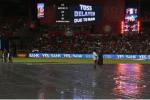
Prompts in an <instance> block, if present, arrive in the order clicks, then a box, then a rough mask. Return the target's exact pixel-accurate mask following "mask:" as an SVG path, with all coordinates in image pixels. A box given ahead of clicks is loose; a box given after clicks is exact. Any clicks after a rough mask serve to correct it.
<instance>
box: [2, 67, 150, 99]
mask: <svg viewBox="0 0 150 100" xmlns="http://www.w3.org/2000/svg"><path fill="white" fill-rule="evenodd" d="M149 73H150V67H149V65H139V64H118V65H103V66H100V67H98V68H97V69H94V68H93V65H58V64H43V65H42V64H40V65H39V64H34V65H32V64H0V98H1V99H10V98H12V99H40V100H43V99H121V98H125V99H126V98H127V99H128V98H150V96H149V94H150V92H149V89H150V74H149Z"/></svg>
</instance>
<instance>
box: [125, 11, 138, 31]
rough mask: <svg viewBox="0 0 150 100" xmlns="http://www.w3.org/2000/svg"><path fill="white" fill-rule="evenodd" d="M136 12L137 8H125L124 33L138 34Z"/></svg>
mask: <svg viewBox="0 0 150 100" xmlns="http://www.w3.org/2000/svg"><path fill="white" fill-rule="evenodd" d="M138 26H139V25H138V11H137V8H127V9H126V14H125V21H124V31H125V32H138Z"/></svg>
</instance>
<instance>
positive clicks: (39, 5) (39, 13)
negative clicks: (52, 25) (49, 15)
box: [37, 3, 44, 18]
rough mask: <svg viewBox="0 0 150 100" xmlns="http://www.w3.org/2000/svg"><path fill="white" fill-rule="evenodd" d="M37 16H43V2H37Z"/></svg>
mask: <svg viewBox="0 0 150 100" xmlns="http://www.w3.org/2000/svg"><path fill="white" fill-rule="evenodd" d="M37 18H44V3H37Z"/></svg>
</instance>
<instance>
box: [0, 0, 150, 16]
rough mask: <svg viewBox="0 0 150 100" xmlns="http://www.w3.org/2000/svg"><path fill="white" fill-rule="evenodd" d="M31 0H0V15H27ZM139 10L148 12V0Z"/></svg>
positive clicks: (134, 1) (129, 4)
mask: <svg viewBox="0 0 150 100" xmlns="http://www.w3.org/2000/svg"><path fill="white" fill-rule="evenodd" d="M29 1H32V0H0V12H1V13H0V15H2V16H3V15H6V16H11V15H23V16H24V15H28V12H29V9H30V7H29V4H28V2H29ZM69 1H70V0H69ZM137 1H138V0H126V7H132V6H133V7H134V6H137V5H138V3H137ZM140 1H141V3H140V5H141V12H142V14H143V12H144V13H145V12H146V13H150V7H149V5H150V0H140Z"/></svg>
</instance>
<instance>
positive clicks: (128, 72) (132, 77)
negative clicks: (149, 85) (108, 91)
mask: <svg viewBox="0 0 150 100" xmlns="http://www.w3.org/2000/svg"><path fill="white" fill-rule="evenodd" d="M141 68H142V65H139V64H119V65H118V66H117V77H115V78H113V79H114V80H115V85H116V86H115V88H114V89H113V92H114V94H116V95H120V96H126V97H131V98H138V96H140V94H141V93H142V91H143V88H145V87H146V86H145V85H144V84H143V80H142V78H141V76H142V70H141Z"/></svg>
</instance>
